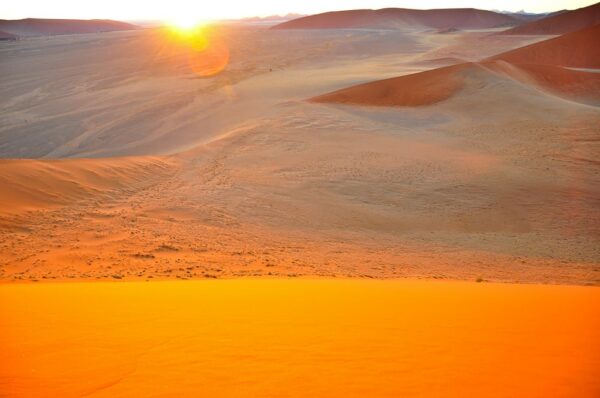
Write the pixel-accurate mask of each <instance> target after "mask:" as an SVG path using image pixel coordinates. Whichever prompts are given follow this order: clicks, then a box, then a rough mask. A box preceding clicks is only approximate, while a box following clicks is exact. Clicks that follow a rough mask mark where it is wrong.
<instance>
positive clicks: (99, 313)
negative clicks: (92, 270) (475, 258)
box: [0, 279, 600, 397]
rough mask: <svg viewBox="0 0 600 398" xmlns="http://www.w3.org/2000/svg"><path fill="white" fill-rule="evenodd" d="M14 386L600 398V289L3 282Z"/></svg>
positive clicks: (102, 391)
mask: <svg viewBox="0 0 600 398" xmlns="http://www.w3.org/2000/svg"><path fill="white" fill-rule="evenodd" d="M0 305H1V307H2V308H1V309H0V312H1V313H2V317H1V318H0V352H2V356H3V359H2V361H0V395H2V396H11V397H50V396H55V397H72V396H107V397H120V396H143V397H148V396H177V397H182V396H193V397H198V396H205V397H311V396H315V397H350V396H353V397H367V396H372V397H375V396H377V397H411V396H419V397H423V396H432V397H433V396H436V397H439V396H444V397H450V396H460V397H469V396H470V397H476V396H486V397H489V396H501V397H508V396H524V397H597V396H599V395H600V377H598V376H600V342H599V340H598V332H599V331H600V316H599V315H600V290H599V289H598V288H595V287H578V286H539V285H507V284H489V283H480V284H476V283H464V282H420V281H409V280H405V281H357V280H300V279H298V280H281V279H279V280H247V279H246V280H222V281H188V282H181V281H180V282H156V283H144V282H131V283H71V284H65V283H55V284H41V285H36V284H17V285H2V286H0Z"/></svg>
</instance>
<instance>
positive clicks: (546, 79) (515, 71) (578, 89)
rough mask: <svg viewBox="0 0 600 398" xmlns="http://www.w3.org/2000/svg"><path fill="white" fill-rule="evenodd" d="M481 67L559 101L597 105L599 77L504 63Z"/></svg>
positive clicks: (589, 73)
mask: <svg viewBox="0 0 600 398" xmlns="http://www.w3.org/2000/svg"><path fill="white" fill-rule="evenodd" d="M483 65H485V66H488V67H490V68H491V69H493V70H496V71H498V72H500V73H503V74H505V75H506V76H508V77H510V78H512V79H514V80H518V81H520V82H522V83H526V84H531V85H535V86H537V87H539V88H541V89H543V90H545V91H548V92H549V93H551V94H554V95H557V96H560V97H565V98H570V99H574V100H581V101H583V102H595V101H600V73H594V72H586V71H580V70H573V69H568V68H563V67H561V66H553V65H536V64H520V65H517V66H515V65H511V64H508V63H503V62H491V63H484V64H483Z"/></svg>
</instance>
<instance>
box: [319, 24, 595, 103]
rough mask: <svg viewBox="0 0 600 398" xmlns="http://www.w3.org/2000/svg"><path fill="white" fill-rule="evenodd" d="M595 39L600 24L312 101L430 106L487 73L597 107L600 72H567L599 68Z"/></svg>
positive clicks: (339, 91) (341, 91)
mask: <svg viewBox="0 0 600 398" xmlns="http://www.w3.org/2000/svg"><path fill="white" fill-rule="evenodd" d="M597 37H600V25H597V26H594V27H590V28H587V29H583V30H581V31H578V32H573V33H568V34H565V35H563V36H560V37H557V38H553V39H549V40H545V41H542V42H538V43H535V44H532V45H529V46H525V47H521V48H517V49H515V50H511V51H508V52H505V53H501V54H498V55H495V56H493V57H490V58H486V59H484V60H483V61H481V62H479V63H460V64H457V65H452V66H448V67H443V68H438V69H432V70H428V71H425V72H420V73H416V74H411V75H406V76H400V77H396V78H391V79H385V80H379V81H375V82H369V83H364V84H359V85H356V86H351V87H348V88H344V89H341V90H337V91H334V92H332V93H328V94H324V95H320V96H317V97H313V98H311V99H310V100H309V101H311V102H320V103H325V102H332V103H341V104H354V105H369V106H424V105H432V104H435V103H438V102H441V101H444V100H446V99H449V98H450V97H452V96H453V95H454V94H456V93H457V92H458V91H459V90H460V89H461V88H462V87H463V86H464V76H465V73H468V72H470V71H476V70H478V69H479V70H481V69H482V68H483V69H485V70H487V71H488V72H489V73H495V74H498V75H500V76H501V77H503V78H507V79H512V80H516V81H519V82H521V83H526V84H530V85H534V86H537V87H539V88H542V89H543V90H544V91H547V92H549V93H551V94H554V95H559V96H565V97H568V98H570V99H575V100H578V99H579V100H581V101H582V102H586V103H589V102H596V101H598V100H600V73H594V72H589V71H582V70H573V69H568V68H566V67H571V68H589V69H597V68H600V46H598V45H597V43H596V38H597ZM506 64H509V66H507V65H506ZM477 78H478V79H481V78H482V77H481V75H480V76H478V77H477Z"/></svg>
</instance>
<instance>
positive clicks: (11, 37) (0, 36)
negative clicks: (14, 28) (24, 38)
mask: <svg viewBox="0 0 600 398" xmlns="http://www.w3.org/2000/svg"><path fill="white" fill-rule="evenodd" d="M15 39H17V36H16V35H13V34H12V33H8V32H4V31H0V40H15Z"/></svg>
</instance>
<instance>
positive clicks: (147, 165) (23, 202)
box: [0, 157, 170, 215]
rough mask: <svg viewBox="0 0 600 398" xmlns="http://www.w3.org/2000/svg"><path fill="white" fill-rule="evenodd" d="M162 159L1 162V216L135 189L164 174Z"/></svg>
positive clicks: (164, 167) (18, 160)
mask: <svg viewBox="0 0 600 398" xmlns="http://www.w3.org/2000/svg"><path fill="white" fill-rule="evenodd" d="M169 165H170V163H169V161H168V160H166V159H161V158H151V157H148V158H112V159H64V160H29V159H27V160H20V159H17V160H0V196H1V197H2V206H0V214H2V215H6V214H20V213H22V212H23V211H27V210H40V209H48V208H55V207H57V206H61V205H67V204H73V203H75V202H77V201H79V200H81V199H85V198H90V197H99V196H101V195H103V194H107V193H115V192H118V191H119V190H121V191H122V190H125V191H127V190H133V189H134V188H135V187H136V186H137V185H139V184H144V183H145V182H147V181H148V180H151V179H152V177H154V176H156V175H159V174H160V173H161V172H164V171H165V170H166V169H167V168H168V167H169Z"/></svg>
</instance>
